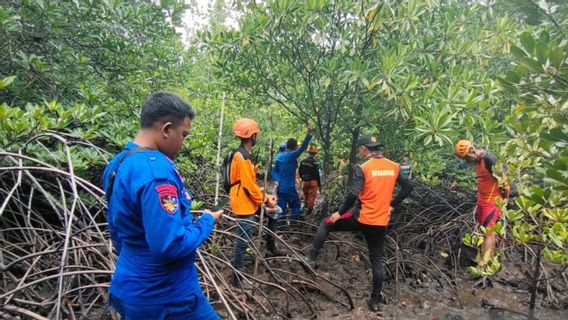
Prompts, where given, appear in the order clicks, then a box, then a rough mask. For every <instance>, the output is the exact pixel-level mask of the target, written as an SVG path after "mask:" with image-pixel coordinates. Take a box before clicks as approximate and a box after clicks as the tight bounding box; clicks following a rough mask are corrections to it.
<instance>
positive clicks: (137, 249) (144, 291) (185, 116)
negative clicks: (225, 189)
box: [103, 92, 223, 320]
mask: <svg viewBox="0 0 568 320" xmlns="http://www.w3.org/2000/svg"><path fill="white" fill-rule="evenodd" d="M194 117H195V113H194V111H193V110H192V108H191V107H190V106H189V104H187V103H186V102H185V101H183V100H182V99H181V98H180V97H179V96H177V95H175V94H173V93H168V92H158V93H155V94H153V95H152V96H150V97H149V98H148V99H147V100H146V101H145V102H144V106H143V107H142V113H141V119H140V124H141V129H140V131H139V132H138V135H137V136H136V138H135V139H134V141H131V142H128V143H127V144H126V147H125V148H124V150H123V151H122V152H120V153H119V154H118V155H117V156H115V157H114V158H113V159H112V160H111V161H110V163H109V164H108V166H107V168H106V169H105V171H104V175H103V186H104V188H105V190H106V191H107V200H108V226H109V231H110V235H111V239H112V242H113V244H114V246H115V248H116V252H117V254H118V261H117V264H116V270H115V272H114V275H113V277H112V281H111V284H110V290H109V291H110V305H111V306H112V307H113V308H114V309H115V310H116V311H117V312H118V313H120V314H121V316H122V318H123V319H126V320H129V319H166V318H167V319H219V317H218V316H217V314H216V313H215V311H214V310H213V308H212V307H211V305H210V304H209V302H208V301H207V299H206V298H205V296H204V295H203V292H202V291H201V288H200V287H199V282H198V279H197V271H196V268H195V265H194V260H195V251H196V249H197V248H198V247H199V246H200V245H201V243H203V241H205V240H206V239H207V237H208V236H209V234H210V233H211V230H212V229H213V225H214V224H215V221H216V220H217V219H218V218H219V217H220V216H221V214H222V213H223V211H222V210H219V211H217V212H210V211H206V212H205V213H204V214H203V215H202V216H201V217H199V218H196V217H194V216H193V215H192V214H191V212H190V211H189V209H190V207H191V201H192V199H191V193H190V192H189V191H188V190H187V189H185V187H184V183H183V180H182V178H181V176H180V174H179V173H178V171H177V170H176V166H175V164H174V162H173V161H172V159H173V158H174V157H175V155H176V154H177V153H178V152H179V151H180V149H181V147H182V144H183V141H184V139H185V137H186V136H187V135H188V134H189V130H190V127H191V122H192V120H193V118H194Z"/></svg>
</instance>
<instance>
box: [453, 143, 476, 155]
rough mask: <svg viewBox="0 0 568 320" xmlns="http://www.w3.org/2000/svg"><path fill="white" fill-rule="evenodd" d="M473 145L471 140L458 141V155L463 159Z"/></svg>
mask: <svg viewBox="0 0 568 320" xmlns="http://www.w3.org/2000/svg"><path fill="white" fill-rule="evenodd" d="M471 147H473V144H472V143H471V141H469V140H460V141H458V143H456V156H458V158H462V159H463V158H465V156H466V155H467V154H468V153H469V150H470V149H471Z"/></svg>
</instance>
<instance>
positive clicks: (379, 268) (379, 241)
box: [310, 216, 387, 295]
mask: <svg viewBox="0 0 568 320" xmlns="http://www.w3.org/2000/svg"><path fill="white" fill-rule="evenodd" d="M386 229H387V227H385V226H372V225H367V224H362V223H360V222H359V221H357V219H356V218H355V217H353V216H351V217H349V218H347V219H340V220H337V221H336V222H335V223H327V222H326V220H325V219H323V220H322V222H321V223H320V225H319V227H318V231H317V233H316V237H315V238H314V242H313V244H312V249H311V251H310V258H312V259H314V260H315V259H316V258H317V256H318V254H319V251H320V249H321V247H322V246H323V243H324V242H325V240H326V239H327V235H328V234H329V233H330V232H337V231H361V232H362V233H363V235H364V236H365V240H366V241H367V248H368V249H369V261H371V269H372V271H373V291H372V293H371V294H372V295H379V294H380V293H381V291H382V289H383V280H384V278H385V269H384V266H383V257H384V252H385V235H386Z"/></svg>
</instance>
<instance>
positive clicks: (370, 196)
mask: <svg viewBox="0 0 568 320" xmlns="http://www.w3.org/2000/svg"><path fill="white" fill-rule="evenodd" d="M357 146H358V148H359V150H358V152H359V157H360V158H361V159H362V160H363V161H362V162H361V163H360V164H357V165H355V167H354V170H353V184H352V185H351V187H350V188H349V191H348V194H347V197H346V198H345V202H344V203H343V205H342V206H341V209H339V211H337V212H334V213H333V214H332V215H331V216H330V217H327V218H325V219H324V220H323V221H322V222H321V223H320V225H319V228H318V231H317V233H316V236H315V238H314V242H313V244H312V249H311V251H310V255H309V257H308V262H310V263H313V262H314V261H315V260H316V258H317V256H318V253H319V250H320V249H321V247H322V246H323V243H324V241H325V240H326V238H327V235H328V233H329V232H335V231H361V232H363V235H364V236H365V240H366V241H367V247H368V249H369V260H370V262H371V268H372V272H373V290H372V293H371V298H370V299H369V300H368V301H367V303H368V305H369V308H370V309H371V310H372V311H378V310H379V306H380V303H381V302H383V299H382V294H381V290H382V287H383V278H384V275H385V271H384V267H383V264H382V259H383V256H384V246H385V234H386V230H387V226H388V224H389V219H390V215H391V213H392V211H393V210H394V209H393V207H394V206H396V205H398V204H399V203H401V202H402V200H404V198H406V197H407V196H408V195H409V194H410V192H411V191H412V184H411V182H410V180H408V179H407V178H406V177H404V176H402V175H400V169H399V166H398V164H396V163H394V162H392V161H390V160H388V159H386V158H385V157H383V155H382V154H381V153H379V143H377V140H376V139H375V137H371V136H364V137H361V138H360V139H359V140H358V141H357ZM397 182H398V183H399V184H400V186H401V189H400V191H399V192H398V194H397V196H396V198H395V199H394V200H393V199H392V197H393V193H394V188H395V185H396V183H397Z"/></svg>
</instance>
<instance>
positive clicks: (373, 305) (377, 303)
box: [367, 294, 385, 312]
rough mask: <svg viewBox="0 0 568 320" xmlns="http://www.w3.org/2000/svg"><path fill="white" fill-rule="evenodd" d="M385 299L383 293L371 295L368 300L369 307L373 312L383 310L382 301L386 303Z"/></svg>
mask: <svg viewBox="0 0 568 320" xmlns="http://www.w3.org/2000/svg"><path fill="white" fill-rule="evenodd" d="M384 302H385V301H384V299H383V295H382V294H378V295H374V294H372V295H371V298H370V299H369V300H367V305H368V306H369V309H371V311H373V312H378V311H381V303H384Z"/></svg>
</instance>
